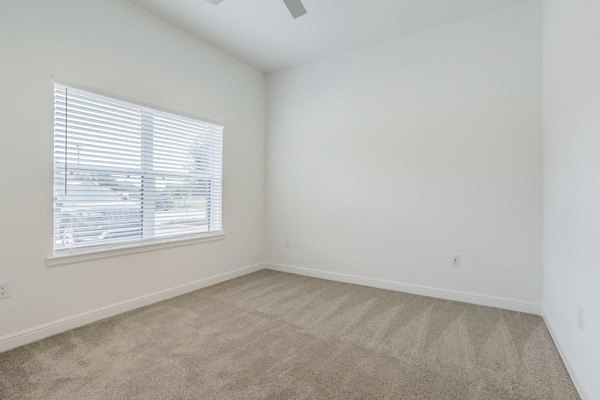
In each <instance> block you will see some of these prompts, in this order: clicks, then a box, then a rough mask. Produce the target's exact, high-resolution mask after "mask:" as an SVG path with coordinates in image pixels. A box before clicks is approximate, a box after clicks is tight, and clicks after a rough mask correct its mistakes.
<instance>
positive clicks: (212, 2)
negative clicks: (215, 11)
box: [206, 0, 223, 4]
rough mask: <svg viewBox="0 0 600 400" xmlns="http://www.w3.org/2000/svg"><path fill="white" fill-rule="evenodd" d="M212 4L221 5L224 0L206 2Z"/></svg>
mask: <svg viewBox="0 0 600 400" xmlns="http://www.w3.org/2000/svg"><path fill="white" fill-rule="evenodd" d="M206 1H208V2H209V3H211V4H219V3H220V2H222V1H223V0H206Z"/></svg>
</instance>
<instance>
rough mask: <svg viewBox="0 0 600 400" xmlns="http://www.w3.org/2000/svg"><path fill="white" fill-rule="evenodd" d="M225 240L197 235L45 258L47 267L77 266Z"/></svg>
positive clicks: (218, 235)
mask: <svg viewBox="0 0 600 400" xmlns="http://www.w3.org/2000/svg"><path fill="white" fill-rule="evenodd" d="M223 239H225V233H223V232H221V233H215V234H207V235H197V236H194V237H189V236H188V237H183V238H173V239H164V240H153V241H149V242H142V243H137V244H129V245H118V244H114V245H107V246H103V247H101V248H95V249H93V250H85V249H79V250H61V251H59V252H56V253H55V254H54V255H53V256H51V257H48V258H46V265H47V266H48V267H58V266H61V265H68V264H78V263H82V262H86V261H93V260H101V259H103V258H111V257H119V256H124V255H128V254H136V253H145V252H148V251H155V250H161V249H169V248H173V247H180V246H189V245H192V244H198V243H206V242H214V241H217V240H223Z"/></svg>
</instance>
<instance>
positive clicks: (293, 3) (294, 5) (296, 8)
mask: <svg viewBox="0 0 600 400" xmlns="http://www.w3.org/2000/svg"><path fill="white" fill-rule="evenodd" d="M283 2H284V3H285V5H286V6H287V8H288V10H290V14H292V17H294V19H296V18H298V17H301V16H303V15H304V14H306V8H304V4H302V1H301V0H283Z"/></svg>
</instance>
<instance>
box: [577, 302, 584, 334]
mask: <svg viewBox="0 0 600 400" xmlns="http://www.w3.org/2000/svg"><path fill="white" fill-rule="evenodd" d="M577 326H578V327H579V329H581V330H582V331H583V307H581V306H577Z"/></svg>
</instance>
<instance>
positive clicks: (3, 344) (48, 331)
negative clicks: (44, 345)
mask: <svg viewBox="0 0 600 400" xmlns="http://www.w3.org/2000/svg"><path fill="white" fill-rule="evenodd" d="M263 268H264V264H262V263H261V264H255V265H250V266H248V267H244V268H239V269H236V270H233V271H229V272H225V273H222V274H218V275H213V276H210V277H208V278H204V279H200V280H198V281H194V282H190V283H186V284H184V285H181V286H177V287H173V288H170V289H166V290H161V291H159V292H155V293H151V294H148V295H144V296H139V297H136V298H133V299H129V300H126V301H123V302H120V303H116V304H112V305H110V306H106V307H101V308H97V309H95V310H91V311H87V312H84V313H81V314H77V315H73V316H70V317H67V318H62V319H60V320H57V321H52V322H49V323H46V324H43V325H38V326H36V327H33V328H30V329H25V330H22V331H19V332H15V333H12V334H8V335H5V336H2V337H0V353H1V352H3V351H7V350H10V349H14V348H16V347H19V346H23V345H25V344H28V343H32V342H35V341H37V340H40V339H44V338H46V337H48V336H52V335H56V334H58V333H61V332H65V331H68V330H70V329H73V328H78V327H80V326H83V325H87V324H90V323H92V322H96V321H99V320H101V319H105V318H108V317H112V316H114V315H117V314H121V313H124V312H127V311H131V310H134V309H136V308H140V307H143V306H147V305H149V304H153V303H157V302H159V301H163V300H166V299H170V298H172V297H177V296H180V295H182V294H186V293H189V292H193V291H195V290H198V289H202V288H204V287H207V286H211V285H215V284H217V283H221V282H224V281H227V280H230V279H233V278H237V277H239V276H242V275H246V274H249V273H252V272H255V271H259V270H261V269H263Z"/></svg>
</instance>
